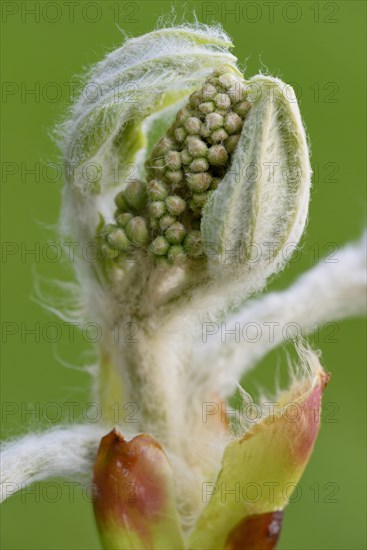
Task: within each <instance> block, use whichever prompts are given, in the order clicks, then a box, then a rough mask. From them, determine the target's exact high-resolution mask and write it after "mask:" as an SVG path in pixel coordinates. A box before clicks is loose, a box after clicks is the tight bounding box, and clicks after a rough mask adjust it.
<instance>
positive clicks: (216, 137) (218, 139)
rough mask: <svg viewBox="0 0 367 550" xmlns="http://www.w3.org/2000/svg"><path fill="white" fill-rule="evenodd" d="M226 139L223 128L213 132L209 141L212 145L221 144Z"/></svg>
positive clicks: (226, 135)
mask: <svg viewBox="0 0 367 550" xmlns="http://www.w3.org/2000/svg"><path fill="white" fill-rule="evenodd" d="M227 137H228V134H227V132H226V131H225V130H224V128H219V129H218V130H215V131H214V132H213V133H212V134H211V136H210V141H212V142H213V143H222V142H223V141H225V140H226V139H227Z"/></svg>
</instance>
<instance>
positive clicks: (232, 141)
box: [224, 134, 240, 153]
mask: <svg viewBox="0 0 367 550" xmlns="http://www.w3.org/2000/svg"><path fill="white" fill-rule="evenodd" d="M239 139H240V134H232V135H231V136H229V137H228V138H227V139H226V140H225V142H224V146H225V148H226V150H227V151H228V153H233V151H234V150H235V149H236V147H237V144H238V141H239Z"/></svg>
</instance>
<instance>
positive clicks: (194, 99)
mask: <svg viewBox="0 0 367 550" xmlns="http://www.w3.org/2000/svg"><path fill="white" fill-rule="evenodd" d="M201 100H202V95H201V90H197V91H196V92H194V93H192V94H191V95H190V105H191V106H192V107H197V106H198V105H199V103H200V102H201Z"/></svg>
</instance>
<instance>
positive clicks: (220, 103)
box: [214, 93, 231, 109]
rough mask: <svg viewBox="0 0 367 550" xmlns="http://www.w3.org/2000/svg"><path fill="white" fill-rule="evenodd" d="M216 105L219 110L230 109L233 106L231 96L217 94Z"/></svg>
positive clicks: (215, 97)
mask: <svg viewBox="0 0 367 550" xmlns="http://www.w3.org/2000/svg"><path fill="white" fill-rule="evenodd" d="M214 103H215V104H216V106H217V107H218V109H229V107H230V106H231V100H230V99H229V96H228V95H227V94H223V93H221V94H217V95H216V96H214Z"/></svg>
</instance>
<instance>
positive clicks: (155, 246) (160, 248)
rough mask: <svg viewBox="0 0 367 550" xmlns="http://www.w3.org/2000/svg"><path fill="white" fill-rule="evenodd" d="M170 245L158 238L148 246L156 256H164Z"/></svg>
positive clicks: (162, 238) (163, 239)
mask: <svg viewBox="0 0 367 550" xmlns="http://www.w3.org/2000/svg"><path fill="white" fill-rule="evenodd" d="M169 247H170V243H169V242H168V241H167V239H165V238H164V237H162V236H159V237H157V238H155V239H154V241H153V242H152V243H151V245H150V250H151V252H152V253H153V254H155V255H156V256H164V255H165V254H167V252H168V249H169Z"/></svg>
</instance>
